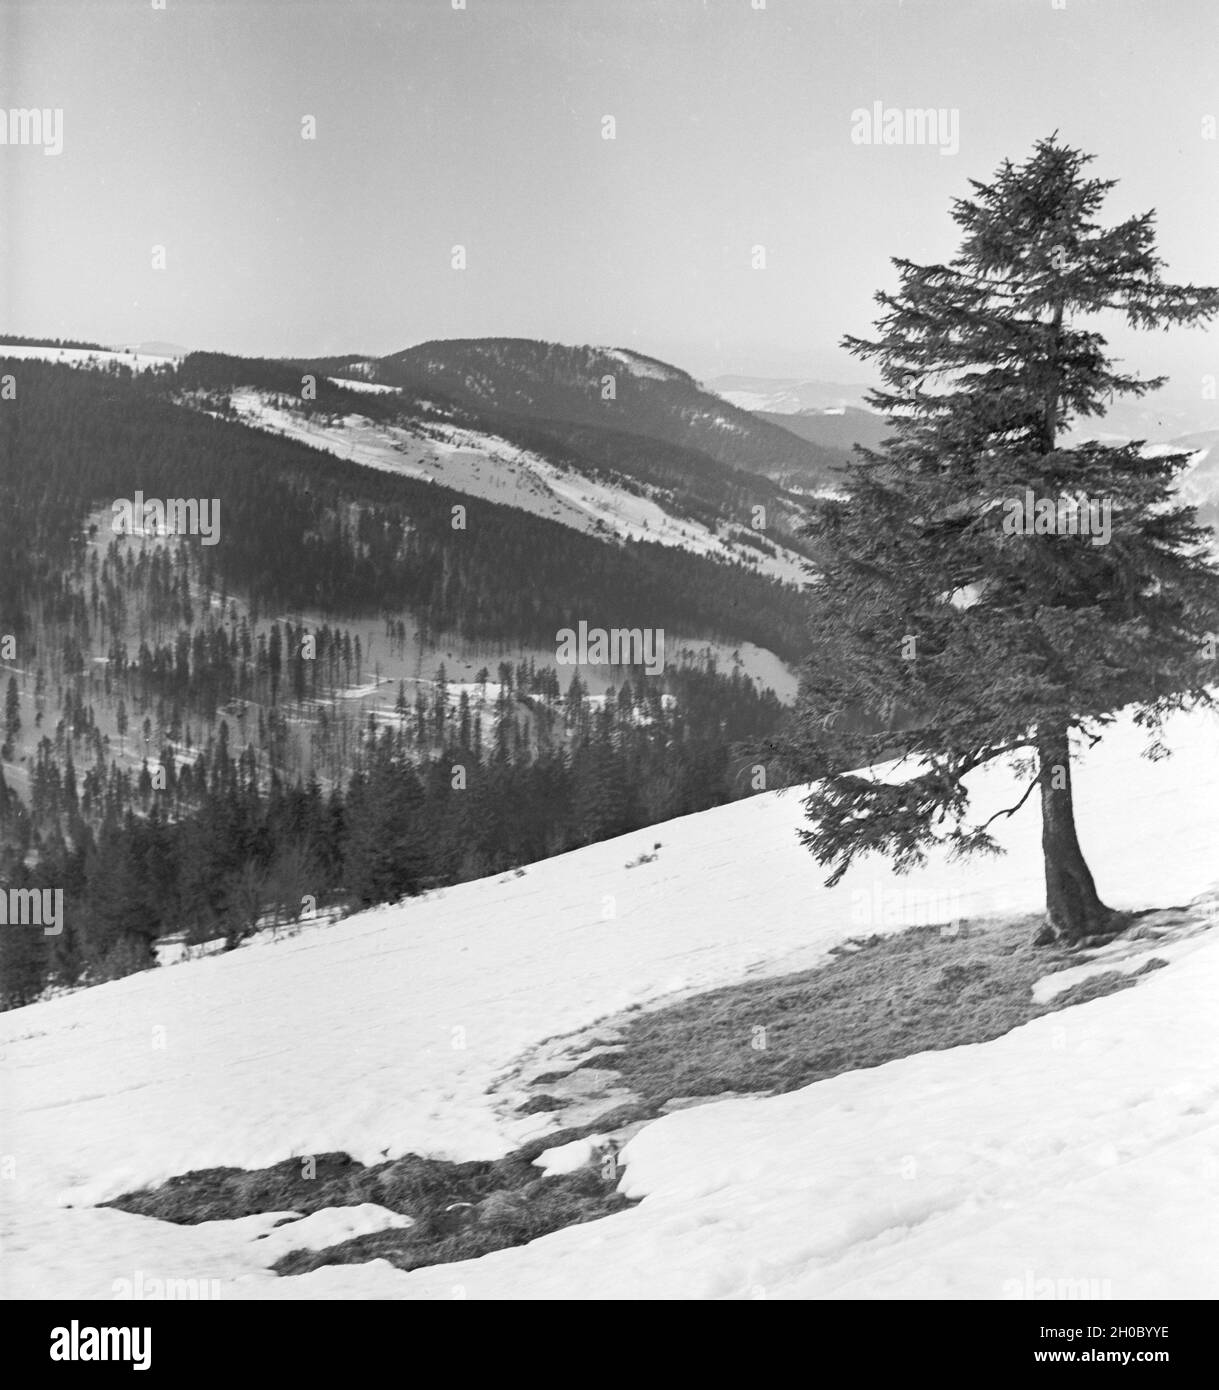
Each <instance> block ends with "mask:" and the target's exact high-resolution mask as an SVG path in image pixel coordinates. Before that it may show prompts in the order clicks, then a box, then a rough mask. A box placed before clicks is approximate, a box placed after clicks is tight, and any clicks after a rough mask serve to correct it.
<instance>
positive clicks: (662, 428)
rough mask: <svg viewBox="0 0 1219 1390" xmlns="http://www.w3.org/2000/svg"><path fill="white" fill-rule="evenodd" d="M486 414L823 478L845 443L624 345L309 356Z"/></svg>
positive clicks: (528, 344) (514, 344)
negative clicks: (823, 439) (740, 401)
mask: <svg viewBox="0 0 1219 1390" xmlns="http://www.w3.org/2000/svg"><path fill="white" fill-rule="evenodd" d="M311 365H314V366H316V367H317V368H319V369H321V370H324V371H326V372H328V373H330V374H331V375H334V376H338V377H345V376H355V377H357V378H359V379H361V380H365V381H368V382H371V383H376V384H379V385H386V386H393V387H397V388H399V389H401V390H403V391H406V392H410V393H412V394H414V395H416V396H422V397H426V398H430V399H440V400H444V401H447V402H449V403H451V404H453V405H455V406H458V407H460V408H463V409H466V410H476V411H479V412H481V413H483V415H484V416H486V415H489V414H493V415H494V416H496V417H498V418H502V417H512V418H515V419H517V420H525V419H527V420H530V421H532V422H535V423H536V422H539V421H545V422H548V423H553V424H558V425H564V426H572V425H575V426H580V427H584V428H588V429H593V430H606V431H612V432H616V433H625V434H633V435H642V436H645V437H647V438H650V439H653V440H657V441H660V442H663V443H665V444H670V445H676V446H677V447H678V448H681V449H686V450H694V451H696V452H698V453H700V454H703V455H705V456H706V457H707V458H710V459H713V460H715V462H717V463H722V464H727V465H728V466H729V467H732V468H737V469H744V470H747V471H749V472H753V473H759V474H762V475H764V476H766V477H769V478H775V479H780V478H782V479H784V480H785V481H798V482H799V483H800V484H801V485H802V486H804V487H816V486H819V485H824V484H825V483H827V482H828V481H829V479H830V475H831V473H832V471H833V470H834V469H836V468H837V467H838V466H839V465H840V464H841V462H842V458H841V452H840V451H839V450H836V449H831V448H824V447H822V446H820V445H818V444H817V443H816V442H815V441H812V440H809V439H808V438H805V437H803V436H801V435H799V434H797V433H794V432H792V431H790V430H788V429H785V428H783V427H782V426H781V425H777V424H775V423H774V422H773V421H770V420H765V419H762V418H761V417H759V416H757V415H754V414H751V413H750V412H749V411H748V410H745V409H742V408H741V407H740V406H738V405H735V404H734V403H733V402H732V401H730V400H727V399H725V398H724V397H722V396H721V395H716V394H714V393H712V392H711V391H709V390H706V389H704V388H703V387H702V386H700V385H699V383H698V382H697V381H695V379H694V378H693V377H692V376H690V375H689V373H688V372H684V371H682V370H681V369H680V368H678V367H674V366H671V365H670V364H669V363H667V362H661V361H658V360H657V359H655V358H652V357H645V356H643V355H642V354H640V353H637V352H632V351H629V350H627V349H625V348H604V347H588V346H566V345H563V344H559V343H544V342H538V341H535V340H533V339H528V338H478V339H446V340H444V341H438V342H428V343H421V344H419V346H417V347H412V348H407V349H406V350H405V351H403V352H397V353H393V354H391V355H389V356H387V357H380V358H368V357H353V358H341V357H340V358H323V359H318V360H317V361H316V362H315V363H313V364H311Z"/></svg>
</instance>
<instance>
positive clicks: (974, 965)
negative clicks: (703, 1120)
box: [607, 918, 1133, 1102]
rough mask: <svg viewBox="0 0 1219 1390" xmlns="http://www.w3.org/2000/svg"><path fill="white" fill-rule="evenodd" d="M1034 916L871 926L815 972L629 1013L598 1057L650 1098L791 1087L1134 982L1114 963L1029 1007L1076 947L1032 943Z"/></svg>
mask: <svg viewBox="0 0 1219 1390" xmlns="http://www.w3.org/2000/svg"><path fill="white" fill-rule="evenodd" d="M1031 921H1032V919H1031V918H1022V919H1018V920H1015V921H1008V922H1002V923H995V924H989V923H988V924H985V925H972V924H968V923H966V924H962V925H961V926H960V927H958V928H957V929H956V931H955V932H949V931H946V930H945V929H942V928H940V927H916V928H911V929H910V930H908V931H904V932H901V933H899V934H895V935H892V936H874V937H872V938H870V939H868V940H867V941H854V942H851V943H847V947H846V950H845V951H844V949H843V948H839V952H838V954H837V955H836V956H835V958H834V959H833V960H831V961H830V962H828V963H827V964H825V965H823V966H820V967H817V968H816V969H813V970H807V971H803V972H801V973H799V974H795V975H783V976H778V977H776V978H771V979H761V980H756V981H750V982H748V983H744V984H738V985H731V986H728V987H726V988H724V989H718V990H713V991H711V992H710V993H707V994H700V995H698V996H696V997H694V998H692V999H687V1000H683V1001H682V1002H681V1003H677V1004H673V1005H671V1006H669V1007H668V1008H663V1009H658V1010H654V1011H650V1012H645V1013H641V1014H637V1015H635V1016H634V1017H633V1018H632V1019H631V1020H630V1022H629V1023H628V1024H627V1027H626V1035H625V1038H624V1040H623V1051H621V1052H620V1053H618V1054H617V1055H616V1056H615V1057H613V1058H612V1059H611V1060H610V1061H609V1062H608V1063H607V1065H609V1066H611V1067H612V1068H613V1069H614V1070H616V1071H618V1072H620V1073H621V1074H622V1077H623V1081H624V1083H625V1085H627V1086H628V1087H629V1088H630V1089H631V1090H632V1091H633V1092H634V1093H635V1094H636V1095H638V1096H640V1097H642V1098H643V1099H645V1100H650V1101H653V1102H663V1101H665V1100H669V1099H672V1098H673V1097H676V1096H711V1095H720V1094H721V1093H723V1092H725V1091H774V1092H778V1091H792V1090H796V1089H797V1088H799V1087H801V1086H808V1085H810V1084H812V1083H813V1082H814V1081H822V1080H824V1079H825V1078H826V1077H830V1076H837V1075H838V1074H839V1073H841V1072H844V1071H854V1070H857V1069H859V1068H863V1067H878V1066H880V1065H881V1064H882V1063H884V1062H890V1061H893V1060H894V1059H895V1058H898V1057H908V1056H911V1055H912V1054H914V1053H916V1052H926V1051H939V1050H941V1049H943V1048H949V1047H961V1046H964V1045H965V1044H967V1043H979V1042H988V1041H990V1040H991V1039H992V1038H997V1037H1000V1036H1001V1035H1002V1034H1004V1033H1007V1032H1010V1031H1011V1029H1013V1028H1016V1027H1018V1026H1019V1025H1020V1024H1022V1023H1027V1022H1028V1021H1029V1020H1030V1019H1032V1018H1035V1017H1037V1016H1038V1015H1039V1014H1042V1013H1047V1012H1051V1011H1053V1010H1056V1009H1061V1008H1065V1007H1067V1005H1068V1004H1071V1003H1078V1002H1082V1000H1083V999H1085V998H1095V997H1097V996H1098V995H1100V994H1107V993H1110V992H1112V990H1114V989H1124V988H1126V987H1127V986H1128V985H1130V984H1131V983H1133V979H1132V978H1131V977H1129V976H1123V975H1119V974H1117V973H1116V972H1112V974H1106V975H1104V976H1099V977H1095V978H1094V979H1092V980H1089V981H1087V982H1086V984H1085V985H1081V986H1076V987H1075V989H1074V990H1070V991H1067V992H1066V993H1064V994H1063V995H1060V996H1058V997H1057V998H1055V999H1052V1000H1050V1001H1049V1002H1048V1003H1046V1004H1044V1005H1040V1004H1036V1003H1034V1002H1033V998H1032V993H1031V991H1032V986H1033V984H1034V982H1035V981H1036V980H1038V979H1039V978H1040V977H1041V976H1043V975H1047V974H1050V973H1052V972H1054V971H1057V970H1061V969H1064V968H1065V967H1067V966H1070V965H1075V964H1078V963H1079V957H1078V955H1072V954H1071V953H1070V952H1067V951H1063V950H1054V949H1049V950H1047V949H1045V948H1034V947H1033V946H1032V945H1030V941H1029V939H1030V936H1031V932H1030V923H1031ZM847 952H849V953H847Z"/></svg>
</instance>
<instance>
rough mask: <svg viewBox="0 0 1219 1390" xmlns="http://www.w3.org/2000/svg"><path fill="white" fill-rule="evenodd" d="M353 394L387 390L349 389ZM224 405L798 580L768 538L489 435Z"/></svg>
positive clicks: (573, 518)
mask: <svg viewBox="0 0 1219 1390" xmlns="http://www.w3.org/2000/svg"><path fill="white" fill-rule="evenodd" d="M339 384H340V385H343V386H350V385H352V384H353V383H351V382H349V381H346V380H343V381H340V382H339ZM356 389H363V390H373V391H392V390H393V389H394V388H393V387H384V386H375V385H371V386H370V385H369V384H368V383H357V384H356ZM230 400H231V404H232V406H233V409H234V410H235V411H236V412H237V414H238V415H239V417H240V418H241V419H242V421H243V422H244V423H246V424H249V425H254V426H256V427H257V428H259V429H266V430H272V431H274V432H275V433H277V434H282V435H285V436H286V437H287V438H289V439H296V440H299V441H301V442H302V443H305V444H311V445H312V446H313V447H314V448H315V449H326V450H328V451H330V452H331V453H334V454H337V455H338V456H339V457H340V458H348V459H352V460H353V461H354V462H356V463H360V464H363V465H364V466H365V467H367V468H377V469H380V470H381V471H383V472H390V473H402V474H405V475H406V476H408V477H411V478H423V479H425V480H430V481H433V482H437V483H442V484H443V485H444V486H445V487H448V488H452V489H453V490H454V491H455V492H464V493H468V494H469V495H470V496H472V497H483V498H486V499H487V500H488V501H489V502H498V503H500V504H501V505H503V506H507V507H519V508H521V509H522V510H523V511H527V512H532V513H533V514H534V515H535V516H543V517H546V518H548V519H549V520H551V521H558V522H560V523H562V524H563V525H565V526H571V527H574V528H575V529H576V530H578V531H585V532H588V533H590V534H593V535H600V536H602V537H608V536H617V537H619V538H621V539H623V540H646V541H659V542H660V543H661V544H662V545H673V546H682V547H684V548H685V549H687V550H692V551H694V552H695V553H696V554H699V555H708V556H712V557H715V558H718V559H721V560H728V561H740V562H741V563H743V564H746V565H749V566H751V567H752V568H754V569H756V570H757V571H758V572H759V573H761V574H766V575H770V576H771V577H772V578H775V579H780V580H783V581H785V582H787V583H790V584H802V583H804V582H805V581H806V579H807V574H806V571H805V566H804V561H803V560H802V559H801V558H800V556H798V555H796V554H795V553H794V552H792V551H789V550H786V549H785V548H784V547H782V546H781V545H778V544H777V543H774V542H772V544H774V548H775V551H776V553H775V554H774V555H767V554H764V553H763V552H761V551H758V550H756V549H754V548H753V547H752V546H748V545H741V544H737V543H735V542H734V541H733V540H732V539H731V537H730V536H729V535H728V534H727V528H721V530H719V531H716V530H712V529H711V528H710V527H708V526H705V525H703V524H702V523H701V522H698V521H693V520H690V519H687V518H683V517H677V516H674V515H672V514H671V513H670V512H667V511H666V510H665V509H664V508H663V507H662V506H661V505H660V504H659V503H658V502H656V501H654V500H653V499H652V498H650V497H646V496H641V495H640V494H639V493H637V492H632V491H628V490H627V489H626V488H622V487H616V486H614V484H612V483H609V482H603V481H600V480H598V479H595V478H590V477H588V476H586V475H585V474H583V473H579V472H576V471H575V470H574V469H562V468H559V467H557V466H556V465H555V464H553V463H550V462H548V461H547V460H546V459H544V458H542V457H540V456H539V455H538V454H535V453H531V452H530V451H529V450H527V449H521V448H518V447H517V446H516V445H515V444H511V443H509V442H508V441H507V440H506V439H501V438H499V437H498V436H496V435H493V434H485V433H482V432H480V431H477V430H471V429H463V428H459V427H457V426H453V425H448V424H440V423H433V424H427V425H420V426H418V427H416V428H413V429H409V428H406V427H404V426H400V425H388V424H382V423H380V422H378V421H375V420H372V419H369V418H367V417H366V416H363V415H358V414H352V415H348V416H347V417H346V418H345V419H343V420H342V421H340V422H337V423H335V424H327V423H326V422H324V421H323V420H320V419H316V418H315V419H310V418H309V417H307V416H305V415H304V414H303V413H302V412H300V411H296V410H291V409H288V408H286V407H285V406H283V405H281V404H278V403H277V402H276V399H275V397H274V396H273V395H272V393H270V392H266V391H260V390H257V389H255V388H254V387H242V388H240V389H238V390H235V391H233V392H232V394H231V397H230Z"/></svg>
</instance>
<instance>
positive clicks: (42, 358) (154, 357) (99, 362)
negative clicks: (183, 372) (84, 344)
mask: <svg viewBox="0 0 1219 1390" xmlns="http://www.w3.org/2000/svg"><path fill="white" fill-rule="evenodd" d="M0 357H11V358H14V359H17V360H20V361H26V362H56V363H58V364H59V365H60V366H64V367H86V368H90V369H92V370H95V371H101V370H103V369H105V368H107V367H114V366H121V367H129V368H130V369H131V370H132V371H133V372H145V371H147V370H148V369H149V368H150V367H165V366H171V365H174V364H176V363H177V362H179V361H180V360H181V359H180V358H177V357H168V356H164V355H162V354H160V353H151V352H138V351H136V350H135V349H132V348H123V349H115V350H113V351H111V350H109V349H107V350H104V351H103V350H99V349H97V348H70V347H55V346H54V345H53V344H28V343H27V344H22V343H0Z"/></svg>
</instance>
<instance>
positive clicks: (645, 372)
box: [603, 348, 683, 381]
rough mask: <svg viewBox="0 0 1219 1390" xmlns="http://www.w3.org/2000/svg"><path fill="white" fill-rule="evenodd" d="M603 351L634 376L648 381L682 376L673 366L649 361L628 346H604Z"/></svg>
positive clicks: (672, 379)
mask: <svg viewBox="0 0 1219 1390" xmlns="http://www.w3.org/2000/svg"><path fill="white" fill-rule="evenodd" d="M603 351H604V353H605V355H606V357H612V358H613V359H614V361H615V362H621V363H622V365H623V366H624V367H626V368H627V370H628V371H629V372H630V374H631V375H632V376H634V377H640V378H643V379H645V380H648V381H679V380H681V378H682V376H683V373H681V372H679V371H676V370H675V369H674V368H672V367H666V366H665V365H664V364H663V363H661V362H649V361H647V360H645V359H644V358H642V357H640V356H639V355H638V354H637V353H634V352H631V351H630V350H629V349H628V348H604V349H603Z"/></svg>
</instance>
